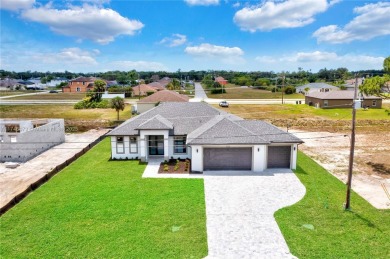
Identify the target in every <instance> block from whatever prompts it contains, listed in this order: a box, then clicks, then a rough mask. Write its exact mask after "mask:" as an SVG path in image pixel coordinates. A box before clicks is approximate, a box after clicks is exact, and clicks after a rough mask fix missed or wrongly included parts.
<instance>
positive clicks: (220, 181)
mask: <svg viewBox="0 0 390 259" xmlns="http://www.w3.org/2000/svg"><path fill="white" fill-rule="evenodd" d="M204 185H205V198H206V215H207V220H206V224H207V242H208V248H209V255H208V258H295V257H294V256H293V255H291V254H290V252H289V249H288V246H287V244H286V242H285V240H284V238H283V235H282V233H281V232H280V229H279V227H278V224H277V223H276V221H275V218H274V216H273V215H274V213H275V211H277V210H278V209H280V208H283V207H286V206H289V205H291V204H294V203H296V202H297V201H299V200H300V199H302V198H303V196H304V194H305V187H304V186H303V185H302V183H301V182H300V181H299V179H298V178H297V177H296V176H295V174H294V173H293V172H292V171H291V170H289V169H284V170H283V169H282V170H280V169H279V170H272V171H271V170H269V171H268V170H267V171H266V172H264V173H261V174H257V175H256V174H254V173H250V172H222V173H220V172H204Z"/></svg>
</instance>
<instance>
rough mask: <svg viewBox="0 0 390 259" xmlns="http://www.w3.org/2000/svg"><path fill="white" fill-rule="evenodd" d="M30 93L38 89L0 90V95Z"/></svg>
mask: <svg viewBox="0 0 390 259" xmlns="http://www.w3.org/2000/svg"><path fill="white" fill-rule="evenodd" d="M31 93H39V91H35V90H24V91H10V90H3V91H0V97H2V96H10V95H19V94H31Z"/></svg>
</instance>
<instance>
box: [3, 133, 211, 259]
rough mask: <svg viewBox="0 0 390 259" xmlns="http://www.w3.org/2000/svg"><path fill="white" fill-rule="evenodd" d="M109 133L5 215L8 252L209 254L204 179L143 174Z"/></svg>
mask: <svg viewBox="0 0 390 259" xmlns="http://www.w3.org/2000/svg"><path fill="white" fill-rule="evenodd" d="M109 159H110V141H109V139H106V140H104V141H103V142H102V143H100V144H98V145H97V146H96V147H94V148H93V149H91V150H90V151H89V152H87V153H86V154H85V155H84V156H82V157H81V158H79V159H78V160H77V161H75V162H74V163H72V164H71V165H70V166H68V167H67V168H66V169H64V170H63V171H61V172H60V173H58V174H57V175H56V176H54V177H53V178H52V179H50V181H49V182H47V183H46V184H44V185H42V186H41V187H40V188H38V189H37V190H36V191H34V192H33V193H31V194H30V195H29V196H28V197H26V198H25V199H24V200H23V201H22V202H21V203H19V204H18V205H16V206H15V207H14V208H12V209H11V210H9V211H8V212H7V213H5V214H4V215H3V216H2V217H1V218H0V230H1V231H0V232H1V238H0V247H1V249H0V257H2V258H22V257H25V258H27V257H28V258H38V257H39V258H61V257H69V258H203V257H205V256H206V255H207V238H206V218H205V202H204V189H203V188H204V187H203V180H201V179H143V178H141V176H142V173H143V171H144V169H145V165H144V164H141V163H139V162H138V161H110V160H109Z"/></svg>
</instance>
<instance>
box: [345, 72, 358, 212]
mask: <svg viewBox="0 0 390 259" xmlns="http://www.w3.org/2000/svg"><path fill="white" fill-rule="evenodd" d="M357 86H358V74H356V75H355V92H354V97H353V102H352V133H351V148H350V153H349V166H348V180H347V197H346V201H345V210H350V209H351V186H352V171H353V157H354V154H355V128H356V98H357Z"/></svg>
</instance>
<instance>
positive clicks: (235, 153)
mask: <svg viewBox="0 0 390 259" xmlns="http://www.w3.org/2000/svg"><path fill="white" fill-rule="evenodd" d="M203 167H204V168H203V170H205V171H207V170H252V148H251V147H250V148H205V149H204V151H203Z"/></svg>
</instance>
